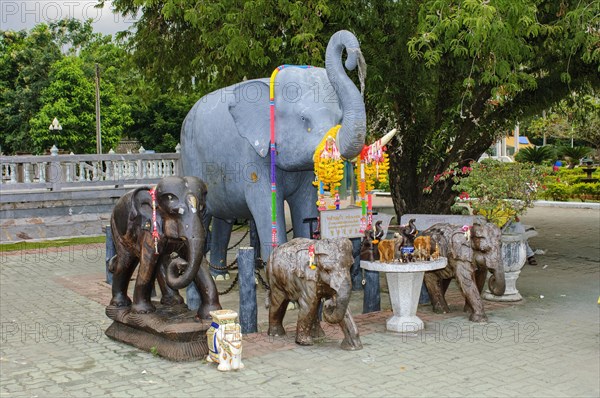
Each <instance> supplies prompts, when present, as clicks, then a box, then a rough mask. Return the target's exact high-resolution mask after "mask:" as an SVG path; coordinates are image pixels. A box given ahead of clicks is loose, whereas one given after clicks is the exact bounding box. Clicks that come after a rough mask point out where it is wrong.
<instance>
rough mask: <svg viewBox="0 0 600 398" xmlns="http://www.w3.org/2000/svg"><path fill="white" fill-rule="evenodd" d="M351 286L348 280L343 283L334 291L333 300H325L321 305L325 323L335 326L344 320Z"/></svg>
mask: <svg viewBox="0 0 600 398" xmlns="http://www.w3.org/2000/svg"><path fill="white" fill-rule="evenodd" d="M351 286H352V284H351V283H350V280H347V281H344V282H343V283H341V284H340V285H339V287H337V288H336V289H335V291H336V294H335V295H334V296H333V298H331V299H329V300H326V301H325V303H324V304H323V319H324V320H325V322H327V323H331V324H337V323H340V322H342V320H344V314H345V313H346V308H348V303H349V302H350V291H351Z"/></svg>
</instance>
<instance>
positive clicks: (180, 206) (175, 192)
mask: <svg viewBox="0 0 600 398" xmlns="http://www.w3.org/2000/svg"><path fill="white" fill-rule="evenodd" d="M205 201H206V185H205V184H204V182H202V181H201V180H200V179H198V178H197V177H165V178H163V179H161V180H160V181H159V182H158V184H157V185H156V188H155V189H154V191H152V189H151V188H150V187H142V188H137V189H134V190H132V191H129V192H128V193H126V194H125V195H123V196H122V197H121V198H120V199H119V200H118V201H117V203H116V204H115V207H114V210H113V213H112V217H111V220H110V225H111V230H112V235H113V240H114V243H115V250H116V253H117V254H116V255H115V256H114V257H113V258H112V259H111V260H110V262H109V270H110V271H112V272H113V284H112V300H111V302H110V304H111V305H112V306H115V307H129V306H130V305H132V301H131V299H130V298H129V297H128V296H127V288H128V286H129V281H130V279H131V276H132V275H133V271H134V270H135V269H136V268H137V267H138V264H139V269H138V273H137V277H136V282H135V288H134V291H133V305H132V306H131V311H132V312H134V313H148V312H154V311H155V309H156V308H155V307H154V305H153V304H152V303H151V301H150V296H151V293H152V287H153V286H154V282H155V280H156V279H158V282H159V285H160V287H161V290H162V298H161V302H162V303H163V304H166V305H173V304H178V303H183V298H182V297H181V296H180V295H179V292H178V289H182V288H184V287H185V286H187V285H189V284H190V283H191V282H192V281H194V282H195V283H196V285H197V286H199V287H200V295H201V296H202V306H201V307H200V308H199V309H198V317H200V318H205V319H208V318H210V314H209V312H210V311H212V310H218V309H221V305H220V303H219V295H218V293H217V288H216V286H215V283H214V281H213V279H212V277H211V275H210V272H209V270H208V264H207V262H206V260H205V259H204V244H205V239H206V229H205V227H204V224H203V218H202V213H203V212H204V209H205Z"/></svg>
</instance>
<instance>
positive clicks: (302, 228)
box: [181, 31, 366, 273]
mask: <svg viewBox="0 0 600 398" xmlns="http://www.w3.org/2000/svg"><path fill="white" fill-rule="evenodd" d="M344 50H345V53H346V55H347V58H346V61H345V66H346V68H347V69H348V70H353V69H355V68H356V66H357V65H358V66H359V72H360V70H361V68H362V65H364V59H363V57H362V54H361V52H360V46H359V43H358V40H357V39H356V37H355V36H354V34H352V33H350V32H348V31H339V32H337V33H335V34H334V35H333V36H332V37H331V39H330V41H329V44H328V45H327V50H326V55H325V68H319V67H293V66H288V65H285V67H280V68H278V69H280V71H279V72H278V73H277V74H276V78H274V79H275V84H274V89H273V96H274V110H273V112H274V114H273V116H274V128H275V144H276V150H277V152H276V153H277V156H276V163H275V166H274V168H273V169H271V164H270V162H271V155H270V139H271V136H270V123H271V116H270V115H271V113H270V112H271V110H272V108H271V107H270V97H271V94H270V92H269V91H270V82H269V79H254V80H248V81H244V82H241V83H238V84H235V85H232V86H229V87H226V88H223V89H220V90H217V91H215V92H212V93H210V94H208V95H206V96H204V97H202V98H201V99H200V100H199V101H198V102H197V103H196V104H195V105H194V106H193V108H192V109H191V110H190V112H189V113H188V115H187V116H186V118H185V120H184V122H183V126H182V130H181V159H182V167H183V172H184V174H185V175H194V176H197V177H200V178H201V179H202V180H204V181H205V182H206V184H207V185H208V188H209V191H208V196H207V215H208V216H209V217H211V218H212V226H211V231H212V234H211V236H212V238H211V247H210V252H211V256H210V257H211V263H212V264H215V265H216V266H217V267H222V266H224V265H226V261H225V260H226V252H227V246H228V242H229V237H230V235H231V230H232V224H233V221H234V220H235V219H248V220H253V222H254V223H255V226H256V230H257V233H258V237H259V240H260V247H261V250H260V254H261V257H262V258H263V259H267V258H268V257H269V254H270V252H271V250H272V247H273V244H275V243H277V244H282V243H285V242H286V241H287V237H286V224H285V217H284V202H287V204H288V205H289V208H290V212H291V221H292V226H293V230H294V237H305V238H309V237H310V232H309V225H308V224H307V223H305V222H304V221H305V219H309V218H315V217H317V215H318V212H317V207H316V205H315V203H316V201H317V192H316V189H315V187H314V186H313V184H312V183H313V181H314V163H313V154H314V151H315V149H316V148H317V146H318V145H319V143H320V142H321V140H323V139H324V137H325V136H326V134H327V133H328V132H329V131H330V130H331V129H332V128H333V127H335V126H337V125H341V128H340V129H339V131H338V133H337V136H336V138H335V141H336V145H337V148H338V149H339V152H340V153H341V155H342V156H343V157H344V158H345V159H353V158H354V157H356V156H357V155H358V154H359V153H360V151H361V149H362V148H363V145H364V141H365V135H366V113H365V105H364V101H363V98H362V95H361V93H360V91H359V90H358V88H357V87H356V86H355V84H354V83H353V82H352V80H351V79H350V78H349V77H348V75H347V74H346V71H345V70H344V65H343V64H342V54H343V52H344ZM359 74H360V73H359ZM272 172H274V173H275V176H276V186H277V189H276V197H275V200H274V201H273V203H274V205H273V206H274V207H275V208H274V209H271V206H272V201H271V188H272V186H271V173H272ZM272 210H273V212H274V213H275V214H276V222H275V224H276V240H277V242H273V239H272V236H273V235H272V214H273V213H272ZM214 272H215V273H223V272H224V271H214Z"/></svg>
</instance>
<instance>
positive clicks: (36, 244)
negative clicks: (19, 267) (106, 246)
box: [0, 236, 106, 252]
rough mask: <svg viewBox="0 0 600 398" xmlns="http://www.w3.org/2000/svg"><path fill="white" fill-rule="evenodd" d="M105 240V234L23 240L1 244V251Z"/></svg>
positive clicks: (84, 243)
mask: <svg viewBox="0 0 600 398" xmlns="http://www.w3.org/2000/svg"><path fill="white" fill-rule="evenodd" d="M105 242H106V237H105V236H86V237H81V238H68V239H55V240H42V241H38V242H27V241H21V242H17V243H3V244H0V252H10V251H15V250H29V249H44V248H47V247H63V246H74V245H88V244H92V243H105Z"/></svg>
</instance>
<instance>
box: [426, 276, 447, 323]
mask: <svg viewBox="0 0 600 398" xmlns="http://www.w3.org/2000/svg"><path fill="white" fill-rule="evenodd" d="M423 279H424V281H425V286H427V291H428V292H429V299H430V300H431V305H432V307H433V312H435V313H437V314H445V313H448V312H450V308H449V307H448V303H446V299H445V298H444V291H443V287H442V279H441V278H440V277H439V275H437V273H435V272H425V276H424V277H423Z"/></svg>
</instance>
